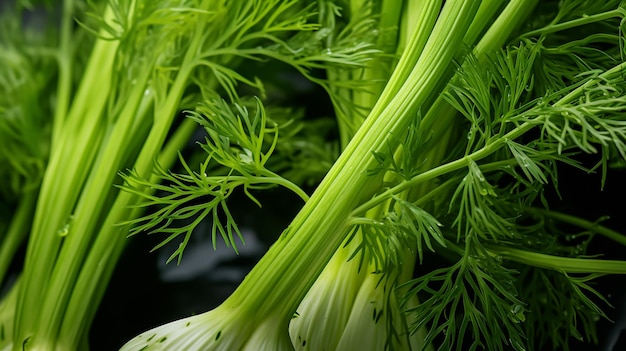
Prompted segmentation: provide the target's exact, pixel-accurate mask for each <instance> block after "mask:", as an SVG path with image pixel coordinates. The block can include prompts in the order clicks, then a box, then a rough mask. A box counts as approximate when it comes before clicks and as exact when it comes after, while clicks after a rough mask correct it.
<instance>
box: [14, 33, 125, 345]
mask: <svg viewBox="0 0 626 351" xmlns="http://www.w3.org/2000/svg"><path fill="white" fill-rule="evenodd" d="M116 45H117V44H116V43H115V42H105V41H99V42H98V43H97V44H96V46H95V47H94V50H93V53H92V56H91V59H90V60H91V62H90V64H89V65H88V68H87V71H88V72H92V73H93V74H94V75H95V76H97V77H99V78H98V79H95V80H94V81H97V82H100V84H99V85H97V88H98V89H99V90H98V94H95V93H94V92H92V91H91V89H90V88H88V86H89V84H88V83H87V81H86V80H89V79H88V78H86V80H84V81H83V85H82V86H81V89H79V93H77V96H76V98H75V101H82V103H78V104H86V101H89V102H90V103H91V105H89V106H86V105H85V106H77V105H76V104H75V105H73V106H72V112H70V116H78V117H75V118H72V119H70V118H69V117H68V120H67V123H66V126H67V125H69V124H71V126H67V127H66V128H73V127H74V126H76V129H73V131H72V132H71V133H68V132H65V133H63V134H64V135H63V136H62V137H61V138H60V139H59V143H60V145H59V146H58V147H56V146H55V147H53V148H52V149H53V152H52V155H51V160H50V163H49V165H48V168H47V169H46V173H45V175H44V178H43V182H42V186H41V191H40V194H39V199H38V202H37V209H36V212H35V217H34V219H33V228H32V231H31V235H30V238H29V244H28V248H27V254H26V259H25V266H24V275H23V278H22V279H23V281H22V284H23V287H24V289H22V291H21V292H20V296H19V302H18V309H17V313H16V328H15V332H16V340H20V342H21V341H24V340H26V339H28V338H29V337H30V336H31V335H32V332H33V328H34V325H35V320H36V319H37V317H38V314H39V311H40V306H41V302H42V295H43V293H44V292H45V291H46V286H47V284H48V282H49V277H50V275H51V271H52V269H53V267H54V263H55V261H56V259H57V255H58V250H59V247H60V245H61V243H62V241H63V237H62V236H60V235H58V232H59V231H60V230H62V228H63V227H64V225H65V223H67V221H68V220H69V218H70V215H71V211H72V210H73V208H74V204H75V201H76V199H77V197H78V194H79V193H80V190H81V187H82V184H83V182H84V179H85V177H86V176H87V171H88V169H89V165H90V164H91V163H92V160H93V158H94V157H95V152H96V150H97V148H95V147H94V144H95V145H97V144H99V143H100V138H101V134H102V131H99V130H98V128H97V126H99V125H100V118H98V117H99V116H100V111H101V109H102V107H103V106H104V98H103V97H102V95H106V92H107V91H108V89H109V84H108V82H109V81H108V79H101V78H103V77H108V75H110V68H111V67H110V64H108V65H107V64H103V63H102V62H103V61H106V60H107V59H108V60H109V61H108V62H113V61H112V58H113V55H114V54H115V51H116V50H115V48H116ZM96 72H97V73H96ZM92 83H93V81H91V82H90V84H92ZM95 87H96V85H93V87H92V88H95ZM85 115H87V116H90V118H87V119H86V120H87V123H86V125H82V127H85V128H86V129H84V128H78V127H80V126H81V124H82V123H79V121H76V122H74V121H75V120H79V118H82V117H84V116H85ZM72 122H74V123H72ZM80 122H82V121H80ZM66 128H64V129H66ZM68 160H69V162H67V161H68ZM68 164H69V167H68ZM61 184H67V186H60V185H61ZM16 350H17V346H16Z"/></svg>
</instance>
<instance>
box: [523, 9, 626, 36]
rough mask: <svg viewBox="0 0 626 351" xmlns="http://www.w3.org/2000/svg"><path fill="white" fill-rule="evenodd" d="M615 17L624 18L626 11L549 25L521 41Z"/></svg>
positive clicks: (619, 10)
mask: <svg viewBox="0 0 626 351" xmlns="http://www.w3.org/2000/svg"><path fill="white" fill-rule="evenodd" d="M613 17H616V18H621V17H624V10H622V9H615V10H611V11H607V12H602V13H598V14H595V15H591V16H585V17H581V18H577V19H575V20H571V21H567V22H563V23H558V24H550V25H548V26H546V27H543V28H539V29H535V30H533V31H530V32H526V33H524V34H523V35H521V36H520V39H522V38H529V37H533V36H537V35H545V34H550V33H554V32H558V31H562V30H567V29H571V28H576V27H580V26H583V25H586V24H591V23H596V22H601V21H604V20H607V19H609V18H613Z"/></svg>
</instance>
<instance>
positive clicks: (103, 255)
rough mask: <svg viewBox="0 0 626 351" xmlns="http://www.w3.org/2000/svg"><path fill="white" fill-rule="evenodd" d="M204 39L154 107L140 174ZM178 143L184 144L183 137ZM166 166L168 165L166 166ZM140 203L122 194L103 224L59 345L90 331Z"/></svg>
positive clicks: (148, 165) (148, 166)
mask: <svg viewBox="0 0 626 351" xmlns="http://www.w3.org/2000/svg"><path fill="white" fill-rule="evenodd" d="M199 25H202V24H199ZM201 40H202V36H200V35H198V36H194V39H193V42H192V43H190V46H189V49H188V50H187V52H186V54H185V58H184V60H183V62H182V64H181V69H180V70H179V72H178V74H177V76H176V78H175V80H174V82H173V84H172V86H171V88H170V90H169V93H168V95H167V98H166V99H165V100H164V102H163V104H162V105H160V106H156V107H155V110H156V111H158V112H157V118H156V119H155V121H154V125H153V126H152V129H151V130H150V133H149V134H148V137H147V139H146V140H145V143H144V146H143V148H142V150H141V152H140V153H139V156H138V157H137V160H136V161H135V165H134V167H133V168H134V169H135V171H136V172H137V173H138V174H140V175H143V176H146V177H149V176H150V175H151V172H152V169H153V166H154V161H155V157H157V156H158V155H159V151H160V150H161V149H162V147H163V144H164V141H165V139H166V136H167V134H168V132H169V130H170V127H171V125H172V122H173V120H174V118H175V117H176V116H177V108H178V103H179V102H180V99H181V97H182V95H183V92H184V90H185V88H186V85H187V81H188V77H189V75H190V74H191V71H192V69H193V67H194V62H195V61H194V60H195V55H196V54H197V52H198V50H199V47H200V44H201ZM187 126H189V125H187ZM191 130H192V129H191V128H186V129H185V131H188V132H189V131H191ZM182 136H184V135H182ZM176 140H177V141H179V142H182V141H184V139H183V138H182V137H181V134H179V135H178V138H177V139H176ZM177 147H178V148H180V147H182V145H177ZM172 150H173V148H169V149H168V155H167V156H166V159H167V160H175V158H174V157H172V153H173V152H172ZM164 166H169V165H167V164H164ZM139 200H140V198H139V197H138V196H137V195H135V194H132V193H130V192H124V191H122V192H119V193H118V195H117V197H116V199H115V202H114V203H113V205H112V207H111V209H110V210H109V212H108V214H107V216H106V219H105V220H104V223H102V225H101V226H100V230H99V231H98V233H97V235H96V237H95V241H94V242H93V245H92V247H91V250H90V252H89V254H88V256H87V258H86V260H85V262H84V264H83V266H82V267H81V271H80V273H79V275H78V278H77V280H76V282H75V284H74V287H73V291H72V295H71V297H70V300H69V301H70V303H69V304H68V305H67V310H66V311H65V315H64V318H63V324H62V325H61V330H60V332H59V337H58V340H59V344H60V345H64V346H66V347H68V350H72V349H76V348H77V347H78V345H79V344H80V342H81V340H82V339H83V335H85V333H86V332H87V329H86V328H87V327H88V326H89V323H90V322H91V319H92V318H93V314H94V313H95V312H94V311H95V308H94V307H93V306H91V305H92V304H96V303H97V302H99V301H100V299H101V298H102V296H103V294H104V290H105V288H106V284H103V283H101V281H104V282H108V280H109V278H110V276H111V274H112V273H113V268H114V266H115V265H114V264H112V263H113V262H116V261H117V259H118V258H119V256H120V254H121V252H122V250H123V248H124V246H125V243H126V237H127V235H128V228H127V226H121V225H119V223H121V222H124V221H126V220H128V219H129V218H134V216H137V215H138V213H139V211H140V209H134V210H133V209H131V208H130V207H131V206H132V205H135V204H136V203H137V202H138V201H139ZM86 301H87V303H86Z"/></svg>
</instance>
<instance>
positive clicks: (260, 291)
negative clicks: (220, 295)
mask: <svg viewBox="0 0 626 351" xmlns="http://www.w3.org/2000/svg"><path fill="white" fill-rule="evenodd" d="M429 5H434V6H438V2H437V1H431V2H429ZM437 8H438V7H437ZM477 8H478V2H475V1H454V0H453V1H447V2H446V4H445V5H444V7H443V10H442V12H441V14H440V15H439V20H437V22H436V24H435V26H434V28H433V30H432V31H426V32H424V31H421V30H417V31H416V33H415V36H414V38H413V40H411V42H410V47H409V48H407V52H406V53H405V55H403V57H402V58H401V60H400V64H399V66H398V69H396V71H394V75H393V76H392V78H391V81H390V84H389V85H388V87H387V88H386V90H385V92H383V98H381V99H379V101H378V103H377V104H376V106H374V108H373V110H372V111H373V112H372V114H370V116H369V117H368V118H367V119H366V121H365V122H364V124H363V126H362V127H361V128H360V129H359V131H358V132H357V133H356V135H355V136H354V138H353V139H352V140H351V141H350V143H349V144H348V146H347V147H346V149H345V151H344V152H343V153H342V155H341V156H340V157H339V159H338V160H337V161H336V163H335V165H334V166H333V167H332V169H331V170H330V171H329V173H328V175H327V176H326V177H325V178H324V180H323V181H322V183H321V184H320V185H319V187H318V189H317V190H316V191H315V193H314V195H313V196H312V197H311V199H310V200H309V201H308V202H307V203H306V204H305V206H304V207H303V209H302V210H301V211H300V213H299V214H298V215H297V216H296V218H295V219H294V221H293V222H292V224H291V225H290V226H289V227H288V228H287V230H286V231H285V232H284V233H283V234H282V235H281V237H280V238H279V239H278V241H277V242H276V243H275V244H274V245H273V246H272V247H271V248H270V250H269V251H268V252H267V254H266V255H265V256H264V257H263V258H262V259H261V260H260V261H259V263H258V264H257V265H256V266H255V267H254V269H253V270H252V271H251V272H250V273H249V274H248V276H247V277H246V278H245V280H244V281H243V282H242V283H241V285H240V286H239V288H238V289H237V290H236V291H235V292H234V293H233V294H232V295H231V297H229V299H228V300H227V301H225V302H224V304H222V306H220V308H224V309H227V310H231V309H234V310H239V311H241V310H243V311H247V312H246V315H249V316H255V317H256V318H261V319H263V318H267V316H276V318H279V319H281V320H282V321H283V323H284V325H287V324H288V322H289V319H290V318H291V316H292V315H293V313H294V312H295V310H296V308H297V307H298V305H299V303H300V301H301V300H302V298H303V297H304V296H305V294H306V293H307V291H308V290H309V288H310V287H311V286H312V284H313V283H314V281H315V280H316V279H317V277H318V276H319V274H320V272H321V271H322V270H323V268H324V266H325V265H326V264H327V263H328V261H329V260H330V258H331V257H332V255H333V254H334V252H335V251H336V250H337V248H338V247H339V246H340V245H341V244H342V243H343V241H344V239H345V237H346V235H347V233H348V231H347V229H348V228H347V220H348V218H349V214H350V212H351V210H352V209H353V208H354V206H355V205H357V204H358V203H359V202H360V201H362V200H363V199H365V198H368V197H369V196H371V195H372V193H373V191H375V189H377V188H378V186H379V182H380V178H379V177H369V176H367V175H366V170H367V169H370V168H371V167H373V166H374V163H375V160H374V158H373V157H371V152H372V151H373V150H378V149H380V148H382V147H385V146H386V145H387V144H388V143H390V142H391V143H395V141H394V140H395V138H393V137H392V136H393V135H394V134H398V133H401V131H402V130H403V129H404V128H406V126H407V125H408V124H409V122H410V119H411V118H412V115H413V113H414V112H415V111H416V109H417V107H418V106H420V105H421V104H422V103H423V102H425V101H426V100H428V99H429V98H430V97H431V94H432V93H433V92H432V88H433V87H435V86H437V84H438V83H439V82H438V79H439V77H441V76H444V75H445V74H446V69H447V68H448V67H449V63H450V62H451V60H452V59H453V58H454V57H455V56H456V55H457V53H458V48H460V47H461V45H460V44H461V39H460V38H462V37H463V33H465V31H466V30H467V28H468V27H469V25H470V23H471V21H472V19H473V17H474V14H475V12H476V10H477ZM424 16H425V17H436V16H437V12H436V11H435V12H432V13H429V12H425V13H424ZM423 20H424V23H431V21H432V20H433V18H424V19H423ZM429 34H430V35H429ZM424 37H429V38H428V40H427V41H426V40H425V39H424ZM413 60H414V61H413ZM415 61H417V62H415ZM337 233H342V235H337ZM257 321H258V320H257ZM250 323H255V320H251V321H250Z"/></svg>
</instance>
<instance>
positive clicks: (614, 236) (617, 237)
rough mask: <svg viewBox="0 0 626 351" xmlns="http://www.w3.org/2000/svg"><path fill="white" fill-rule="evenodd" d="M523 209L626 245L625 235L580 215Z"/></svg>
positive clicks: (539, 209)
mask: <svg viewBox="0 0 626 351" xmlns="http://www.w3.org/2000/svg"><path fill="white" fill-rule="evenodd" d="M525 211H527V212H529V213H531V214H540V215H543V216H546V217H549V218H553V219H556V220H557V221H561V222H563V223H568V224H572V225H574V226H577V227H579V228H584V229H588V230H592V231H593V232H594V233H597V234H600V235H602V236H603V237H605V238H608V239H611V240H613V241H615V242H616V243H619V244H621V245H623V246H626V235H624V234H622V233H619V232H617V231H615V230H612V229H610V228H607V227H605V226H603V225H599V224H598V223H597V222H592V221H589V220H586V219H583V218H580V217H576V216H572V215H568V214H565V213H560V212H556V211H549V210H544V209H541V208H533V207H529V208H526V209H525Z"/></svg>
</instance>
